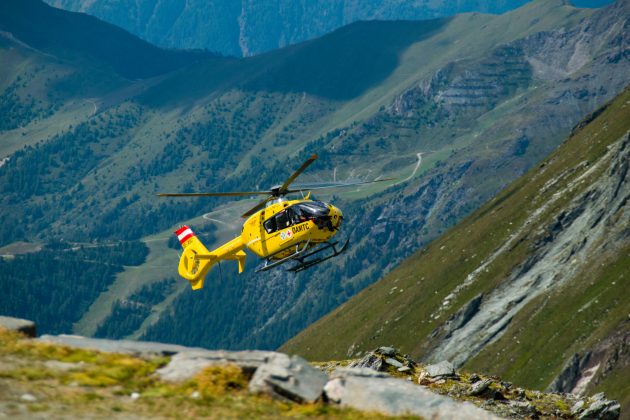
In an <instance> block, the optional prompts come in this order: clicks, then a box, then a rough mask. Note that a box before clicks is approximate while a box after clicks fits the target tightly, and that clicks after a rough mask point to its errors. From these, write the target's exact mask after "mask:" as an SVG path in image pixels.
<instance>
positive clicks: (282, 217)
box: [263, 208, 294, 233]
mask: <svg viewBox="0 0 630 420" xmlns="http://www.w3.org/2000/svg"><path fill="white" fill-rule="evenodd" d="M292 224H294V220H293V211H292V210H291V208H287V209H285V210H282V211H281V212H280V213H277V214H276V215H274V216H273V217H270V218H269V219H268V220H266V221H265V222H264V223H263V226H264V228H265V230H266V231H267V233H273V232H275V231H277V230H280V229H284V228H286V227H289V226H291V225H292Z"/></svg>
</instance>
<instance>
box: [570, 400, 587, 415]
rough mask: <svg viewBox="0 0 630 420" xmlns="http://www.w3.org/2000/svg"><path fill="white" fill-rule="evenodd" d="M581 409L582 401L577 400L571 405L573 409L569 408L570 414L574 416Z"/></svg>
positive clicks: (582, 406)
mask: <svg viewBox="0 0 630 420" xmlns="http://www.w3.org/2000/svg"><path fill="white" fill-rule="evenodd" d="M582 408H584V400H579V401H578V402H576V403H575V404H573V407H571V414H572V415H574V416H575V415H576V414H577V413H579V412H580V411H582Z"/></svg>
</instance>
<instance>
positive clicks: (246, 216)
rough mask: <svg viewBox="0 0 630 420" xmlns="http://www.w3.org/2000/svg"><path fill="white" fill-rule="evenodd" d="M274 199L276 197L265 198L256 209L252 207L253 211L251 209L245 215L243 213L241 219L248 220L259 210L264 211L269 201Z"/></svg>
mask: <svg viewBox="0 0 630 420" xmlns="http://www.w3.org/2000/svg"><path fill="white" fill-rule="evenodd" d="M274 198H275V197H274V196H269V197H267V198H265V199H264V200H262V201H260V202H259V203H258V204H256V205H255V206H254V207H252V208H251V209H249V210H247V211H246V212H245V213H243V214H242V215H241V217H242V218H244V219H246V218H248V217H249V216H251V215H252V214H254V213H256V212H257V211H258V210H262V209H264V208H265V206H266V205H267V201H269V200H273V199H274Z"/></svg>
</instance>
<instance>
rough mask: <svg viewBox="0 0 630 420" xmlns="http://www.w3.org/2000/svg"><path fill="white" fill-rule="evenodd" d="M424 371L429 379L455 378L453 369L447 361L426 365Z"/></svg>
mask: <svg viewBox="0 0 630 420" xmlns="http://www.w3.org/2000/svg"><path fill="white" fill-rule="evenodd" d="M424 370H425V371H426V373H427V376H428V377H430V378H450V377H454V376H455V367H454V366H453V364H452V363H451V362H449V361H448V360H443V361H441V362H440V363H436V364H434V365H428V366H427V367H426V368H424Z"/></svg>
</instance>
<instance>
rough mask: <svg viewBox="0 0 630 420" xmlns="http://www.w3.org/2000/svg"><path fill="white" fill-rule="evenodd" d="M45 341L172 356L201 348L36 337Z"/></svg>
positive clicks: (57, 336) (119, 351) (109, 350)
mask: <svg viewBox="0 0 630 420" xmlns="http://www.w3.org/2000/svg"><path fill="white" fill-rule="evenodd" d="M38 340H40V341H44V342H47V343H55V344H62V345H64V346H69V347H77V348H82V349H91V350H100V351H105V352H110V353H125V354H133V355H136V356H151V355H159V356H172V355H174V354H177V353H180V352H182V351H189V350H200V351H204V350H203V349H199V348H193V347H185V346H178V345H176V344H163V343H152V342H149V341H132V340H106V339H102V338H87V337H82V336H80V335H66V334H61V335H42V336H41V337H39V338H38Z"/></svg>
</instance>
